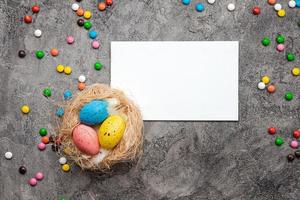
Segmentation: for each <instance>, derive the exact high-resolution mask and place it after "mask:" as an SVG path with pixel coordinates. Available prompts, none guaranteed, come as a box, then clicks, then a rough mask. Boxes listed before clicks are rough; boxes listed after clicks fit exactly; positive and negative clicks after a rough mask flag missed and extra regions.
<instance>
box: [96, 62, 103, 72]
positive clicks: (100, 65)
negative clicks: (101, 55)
mask: <svg viewBox="0 0 300 200" xmlns="http://www.w3.org/2000/svg"><path fill="white" fill-rule="evenodd" d="M102 67H103V64H102V63H101V62H100V61H97V62H96V63H95V64H94V68H95V70H98V71H99V70H100V69H102Z"/></svg>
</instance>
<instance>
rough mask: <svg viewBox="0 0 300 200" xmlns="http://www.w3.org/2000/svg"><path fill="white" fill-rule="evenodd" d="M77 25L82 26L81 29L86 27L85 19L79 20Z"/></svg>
mask: <svg viewBox="0 0 300 200" xmlns="http://www.w3.org/2000/svg"><path fill="white" fill-rule="evenodd" d="M77 25H78V26H80V27H81V26H83V25H84V20H83V19H78V20H77Z"/></svg>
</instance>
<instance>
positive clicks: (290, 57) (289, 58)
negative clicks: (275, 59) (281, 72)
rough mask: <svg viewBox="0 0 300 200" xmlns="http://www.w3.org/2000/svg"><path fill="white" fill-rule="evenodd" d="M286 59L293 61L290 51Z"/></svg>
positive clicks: (293, 56)
mask: <svg viewBox="0 0 300 200" xmlns="http://www.w3.org/2000/svg"><path fill="white" fill-rule="evenodd" d="M286 59H287V60H288V61H293V60H295V55H294V54H292V53H288V54H287V55H286Z"/></svg>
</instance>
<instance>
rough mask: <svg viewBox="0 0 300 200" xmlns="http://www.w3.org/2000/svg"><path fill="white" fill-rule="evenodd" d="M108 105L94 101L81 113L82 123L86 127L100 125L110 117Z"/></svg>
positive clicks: (85, 106)
mask: <svg viewBox="0 0 300 200" xmlns="http://www.w3.org/2000/svg"><path fill="white" fill-rule="evenodd" d="M107 106H108V103H107V102H106V101H102V100H94V101H91V102H89V103H87V104H85V105H84V106H83V107H82V108H81V110H80V112H79V118H80V121H81V123H83V124H86V125H90V126H93V125H98V124H100V123H101V122H103V121H104V120H105V119H106V118H107V117H108V110H107Z"/></svg>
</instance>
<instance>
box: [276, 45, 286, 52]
mask: <svg viewBox="0 0 300 200" xmlns="http://www.w3.org/2000/svg"><path fill="white" fill-rule="evenodd" d="M276 49H277V51H279V52H282V51H283V50H284V45H283V44H278V45H277V48H276Z"/></svg>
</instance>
